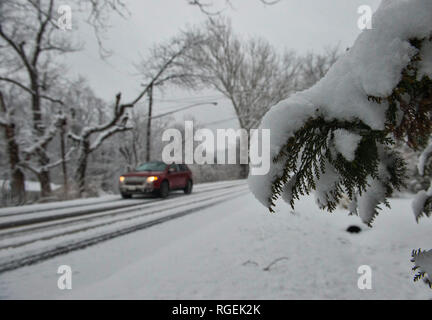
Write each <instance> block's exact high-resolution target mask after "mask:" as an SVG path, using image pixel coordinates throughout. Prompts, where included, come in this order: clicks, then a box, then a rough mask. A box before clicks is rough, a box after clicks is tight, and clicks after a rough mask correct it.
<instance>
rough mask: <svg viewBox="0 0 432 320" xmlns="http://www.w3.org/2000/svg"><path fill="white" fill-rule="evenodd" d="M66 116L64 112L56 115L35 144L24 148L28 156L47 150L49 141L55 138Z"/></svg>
mask: <svg viewBox="0 0 432 320" xmlns="http://www.w3.org/2000/svg"><path fill="white" fill-rule="evenodd" d="M65 119H66V117H65V115H63V114H59V115H56V116H55V117H54V119H53V121H52V122H51V125H50V127H49V128H48V129H47V130H46V131H45V133H44V135H43V136H42V137H41V138H39V139H38V140H37V141H36V142H35V143H34V144H33V145H31V146H30V147H28V148H26V149H24V150H23V152H24V153H25V154H27V156H30V155H32V154H34V153H36V152H38V151H43V150H45V148H46V146H47V145H48V143H49V142H50V141H51V140H52V139H54V137H55V135H56V133H57V130H58V128H59V127H60V126H61V125H62V123H63V122H64V121H65Z"/></svg>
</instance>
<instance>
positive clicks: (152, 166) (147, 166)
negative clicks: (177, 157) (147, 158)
mask: <svg viewBox="0 0 432 320" xmlns="http://www.w3.org/2000/svg"><path fill="white" fill-rule="evenodd" d="M165 168H166V164H165V163H163V162H147V163H143V164H142V165H140V166H139V167H138V168H137V169H136V170H137V171H164V170H165Z"/></svg>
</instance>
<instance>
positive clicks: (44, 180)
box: [30, 74, 51, 198]
mask: <svg viewBox="0 0 432 320" xmlns="http://www.w3.org/2000/svg"><path fill="white" fill-rule="evenodd" d="M30 81H31V88H32V91H33V94H32V113H33V128H34V130H35V133H36V136H37V137H38V138H41V137H43V135H44V133H45V126H44V124H43V123H42V110H41V105H40V101H41V98H40V92H39V85H38V80H37V75H34V74H33V75H31V76H30ZM37 156H38V157H39V161H38V162H39V165H40V166H41V167H42V168H43V167H44V166H46V165H48V164H49V163H50V159H49V158H48V156H47V155H46V152H45V150H41V151H39V152H38V153H37ZM37 177H38V180H39V183H40V188H41V197H42V198H43V197H48V196H49V195H50V194H51V177H50V174H49V172H48V170H43V169H42V171H41V173H39V174H38V175H37Z"/></svg>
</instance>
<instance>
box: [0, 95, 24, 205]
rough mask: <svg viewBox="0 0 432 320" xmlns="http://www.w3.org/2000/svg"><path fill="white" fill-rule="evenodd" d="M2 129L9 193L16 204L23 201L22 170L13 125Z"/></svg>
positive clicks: (2, 108) (0, 104)
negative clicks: (5, 144) (4, 141)
mask: <svg viewBox="0 0 432 320" xmlns="http://www.w3.org/2000/svg"><path fill="white" fill-rule="evenodd" d="M0 111H1V112H3V113H6V112H7V110H6V105H5V102H4V100H3V94H2V93H1V92H0ZM2 127H3V129H4V134H5V138H6V141H7V153H8V155H9V166H10V173H11V177H10V179H11V181H10V186H11V192H12V195H13V196H16V199H17V200H18V203H22V202H23V201H24V200H25V176H24V173H23V172H22V170H21V169H20V168H19V167H18V164H19V162H20V155H19V145H18V143H17V142H16V132H15V124H14V123H8V124H5V125H3V126H2Z"/></svg>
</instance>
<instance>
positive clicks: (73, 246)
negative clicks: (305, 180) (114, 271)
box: [0, 190, 248, 273]
mask: <svg viewBox="0 0 432 320" xmlns="http://www.w3.org/2000/svg"><path fill="white" fill-rule="evenodd" d="M247 192H248V191H247V190H244V191H242V190H240V191H237V192H235V193H232V192H231V193H230V194H231V195H230V196H228V197H226V196H225V195H222V196H218V197H213V196H212V197H211V198H210V199H211V201H209V202H208V203H205V204H202V205H198V206H195V207H192V208H188V209H185V210H182V211H179V212H176V213H173V214H170V215H167V216H163V217H160V218H156V219H153V220H150V221H145V222H143V223H139V224H136V225H132V226H128V227H124V228H121V229H119V230H116V231H111V232H106V233H102V234H98V235H95V236H92V237H88V238H86V239H83V240H79V241H74V242H70V243H66V244H63V245H57V246H55V247H54V248H51V249H45V250H43V251H41V252H38V253H34V254H30V255H27V256H24V257H20V258H16V259H12V260H11V261H8V262H4V263H0V273H3V272H6V271H11V270H14V269H17V268H20V267H23V266H28V265H32V264H35V263H38V262H41V261H44V260H47V259H50V258H53V257H55V256H58V255H62V254H66V253H69V252H71V251H75V250H80V249H84V248H86V247H89V246H92V245H95V244H98V243H101V242H104V241H107V240H110V239H113V238H117V237H120V236H123V235H126V234H129V233H132V232H136V231H139V230H143V229H147V228H150V227H152V226H155V225H159V224H162V223H165V222H168V221H170V220H174V219H178V218H181V217H184V216H186V215H190V214H193V213H195V212H198V211H201V210H204V209H206V208H209V207H212V206H214V205H217V204H218V203H220V200H223V201H228V200H231V199H234V198H236V197H238V196H240V195H242V194H245V193H247ZM200 202H203V200H201V201H200Z"/></svg>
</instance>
